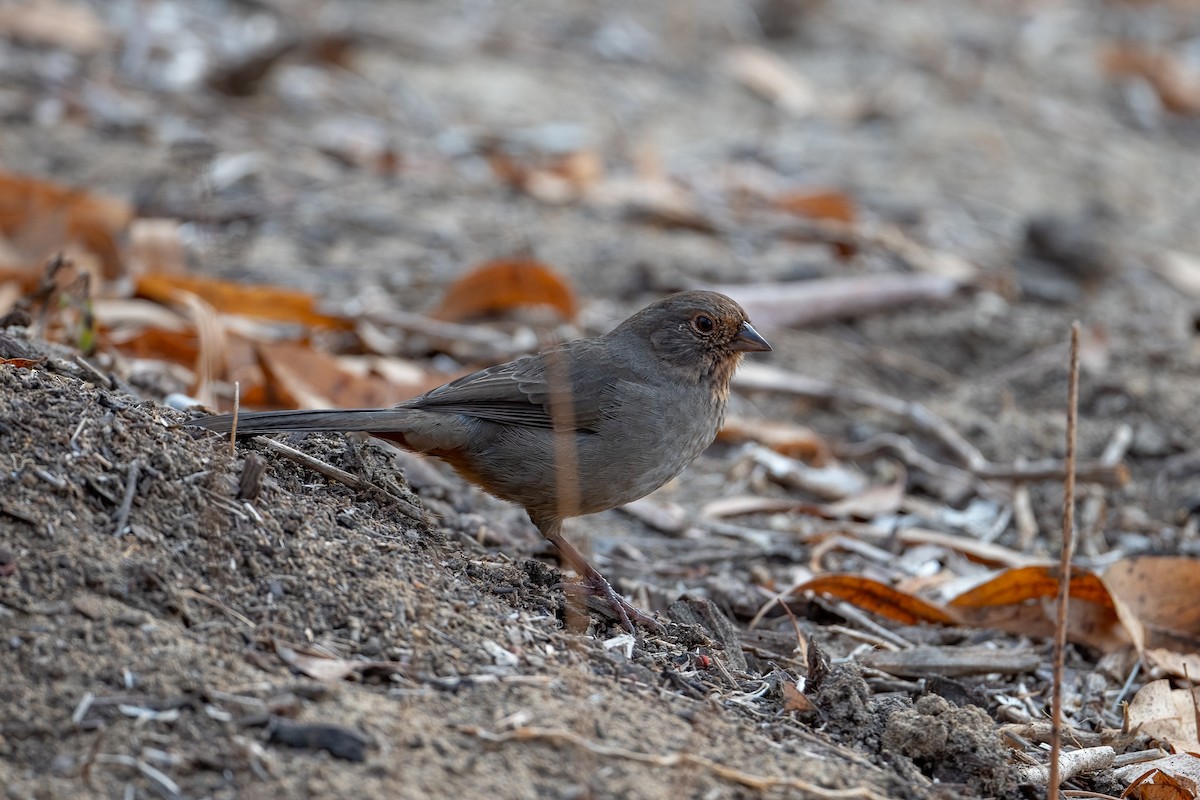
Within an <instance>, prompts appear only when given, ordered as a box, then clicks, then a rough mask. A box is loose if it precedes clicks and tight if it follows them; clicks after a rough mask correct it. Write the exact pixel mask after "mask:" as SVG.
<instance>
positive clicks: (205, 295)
mask: <svg viewBox="0 0 1200 800" xmlns="http://www.w3.org/2000/svg"><path fill="white" fill-rule="evenodd" d="M179 291H184V292H190V293H191V294H194V295H196V296H197V297H199V298H201V299H202V300H204V301H205V302H207V303H208V304H209V305H211V306H212V307H213V308H214V309H216V310H217V311H219V312H221V313H223V314H238V315H241V316H244V317H257V318H259V319H268V320H273V321H276V322H290V323H295V324H297V325H310V326H313V327H323V328H338V329H342V330H349V329H351V328H353V327H354V322H353V320H349V319H346V318H344V317H339V316H334V315H332V314H325V313H322V312H320V311H318V310H317V300H316V298H315V297H313V296H312V295H311V294H309V293H308V292H301V291H297V290H295V289H285V288H283V287H280V286H262V285H253V284H244V283H231V282H229V281H221V280H216V279H214V278H199V277H188V276H183V275H144V276H142V277H140V278H138V281H137V290H136V292H137V295H138V296H139V297H144V298H147V299H149V300H156V301H158V302H160V303H173V302H175V301H176V297H177V294H176V293H177V292H179Z"/></svg>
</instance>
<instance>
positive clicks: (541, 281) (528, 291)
mask: <svg viewBox="0 0 1200 800" xmlns="http://www.w3.org/2000/svg"><path fill="white" fill-rule="evenodd" d="M537 305H545V306H550V307H551V308H553V309H555V310H556V311H558V312H559V313H560V314H562V316H563V318H564V319H574V317H575V312H576V311H577V309H578V304H577V303H576V301H575V293H574V291H572V289H571V287H570V285H569V284H568V283H567V281H566V279H565V278H564V277H562V276H561V275H559V274H558V272H556V271H555V270H554V269H553V268H552V267H549V266H547V265H546V264H541V263H539V262H537V261H504V260H500V261H489V262H487V263H485V264H481V265H480V266H478V267H476V268H475V269H473V270H471V271H470V272H468V273H467V274H466V275H464V276H462V277H461V278H459V279H458V280H456V281H455V282H454V283H452V284H451V285H450V288H449V289H447V290H446V295H445V297H443V298H442V302H441V305H439V306H438V309H437V310H436V311H435V312H434V313H433V315H432V316H433V317H434V318H435V319H440V320H446V321H449V322H459V321H462V320H465V319H470V318H473V317H480V316H485V315H488V314H499V313H502V312H505V311H510V310H512V309H514V308H520V307H522V306H537Z"/></svg>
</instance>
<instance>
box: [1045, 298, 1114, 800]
mask: <svg viewBox="0 0 1200 800" xmlns="http://www.w3.org/2000/svg"><path fill="white" fill-rule="evenodd" d="M1078 416H1079V322H1078V321H1075V322H1073V323H1071V366H1070V377H1069V379H1068V382H1067V477H1066V480H1065V481H1063V531H1062V558H1061V559H1060V561H1059V570H1058V614H1057V616H1056V618H1055V621H1054V681H1053V684H1052V685H1051V692H1052V701H1051V714H1050V720H1051V724H1053V726H1054V728H1053V731H1052V735H1051V737H1050V771H1049V776H1048V779H1049V782H1048V784H1047V789H1046V797H1047V798H1049V800H1057V798H1058V787H1059V785H1060V783H1061V780H1062V779H1061V776H1060V775H1059V766H1060V765H1059V761H1060V759H1065V758H1066V756H1065V755H1064V754H1063V752H1062V727H1063V718H1062V713H1063V710H1062V695H1063V669H1064V664H1063V662H1064V659H1065V657H1066V650H1067V599H1068V597H1069V595H1070V588H1071V549H1072V546H1073V545H1074V543H1075V541H1074V533H1075V442H1076V439H1077V438H1078V427H1079V420H1078ZM1104 749H1106V750H1108V758H1109V761H1108V763H1109V764H1111V763H1112V757H1113V755H1114V753H1113V750H1112V748H1111V747H1110V748H1104ZM1078 752H1087V751H1077V753H1078ZM1072 755H1075V754H1072Z"/></svg>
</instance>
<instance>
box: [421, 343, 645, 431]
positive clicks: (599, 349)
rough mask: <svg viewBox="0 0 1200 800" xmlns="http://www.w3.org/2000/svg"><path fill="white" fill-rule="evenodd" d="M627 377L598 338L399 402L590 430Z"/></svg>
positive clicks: (522, 423) (494, 419)
mask: <svg viewBox="0 0 1200 800" xmlns="http://www.w3.org/2000/svg"><path fill="white" fill-rule="evenodd" d="M629 377H631V376H630V374H629V371H628V369H627V368H626V367H625V366H624V365H621V364H617V363H615V361H614V359H612V358H611V357H610V356H609V354H608V349H607V348H606V347H605V346H604V345H603V344H602V343H601V342H597V341H594V340H580V341H576V342H569V343H567V344H565V345H560V346H559V347H556V348H552V349H550V350H547V351H545V352H543V353H538V354H537V355H532V356H526V357H525V358H520V359H517V360H516V361H510V362H508V363H507V364H500V365H498V366H495V367H488V368H487V369H482V370H480V371H479V372H474V373H471V374H470V375H466V376H464V377H462V378H459V379H457V380H454V381H451V382H450V383H447V384H446V385H445V386H440V387H438V388H437V389H434V390H433V391H431V392H428V393H426V394H423V395H421V396H420V397H416V398H413V399H412V400H409V401H407V402H405V403H402V404H401V405H402V406H404V407H406V408H418V409H422V410H426V411H439V412H442V413H448V414H463V415H465V416H469V417H475V418H477V419H485V420H489V421H492V422H498V423H501V424H505V425H519V426H524V427H530V428H547V429H555V430H560V431H571V430H575V431H589V432H595V431H596V430H597V426H598V425H599V423H600V421H601V420H602V419H603V417H604V413H605V408H606V406H607V405H608V404H607V403H606V399H607V398H608V397H609V396H610V393H611V390H612V387H613V386H614V385H615V384H616V383H617V382H618V381H620V380H623V379H628V378H629Z"/></svg>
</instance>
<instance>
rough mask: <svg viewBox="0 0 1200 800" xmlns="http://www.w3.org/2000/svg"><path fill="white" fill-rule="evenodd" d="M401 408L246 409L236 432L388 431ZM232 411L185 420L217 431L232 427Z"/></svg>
mask: <svg viewBox="0 0 1200 800" xmlns="http://www.w3.org/2000/svg"><path fill="white" fill-rule="evenodd" d="M400 413H401V412H399V411H397V410H396V409H390V408H350V409H327V410H323V411H247V412H243V413H241V414H238V415H237V435H238V436H253V435H255V434H259V433H283V432H285V431H362V432H364V433H388V432H391V431H395V430H397V428H398V427H400V420H399V419H398V415H399V414H400ZM233 423H234V415H233V414H220V415H218V416H212V417H201V418H200V419H194V420H190V421H189V422H188V423H187V424H188V425H193V426H195V427H198V428H207V429H208V430H210V431H216V432H217V433H229V432H230V431H231V430H233Z"/></svg>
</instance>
